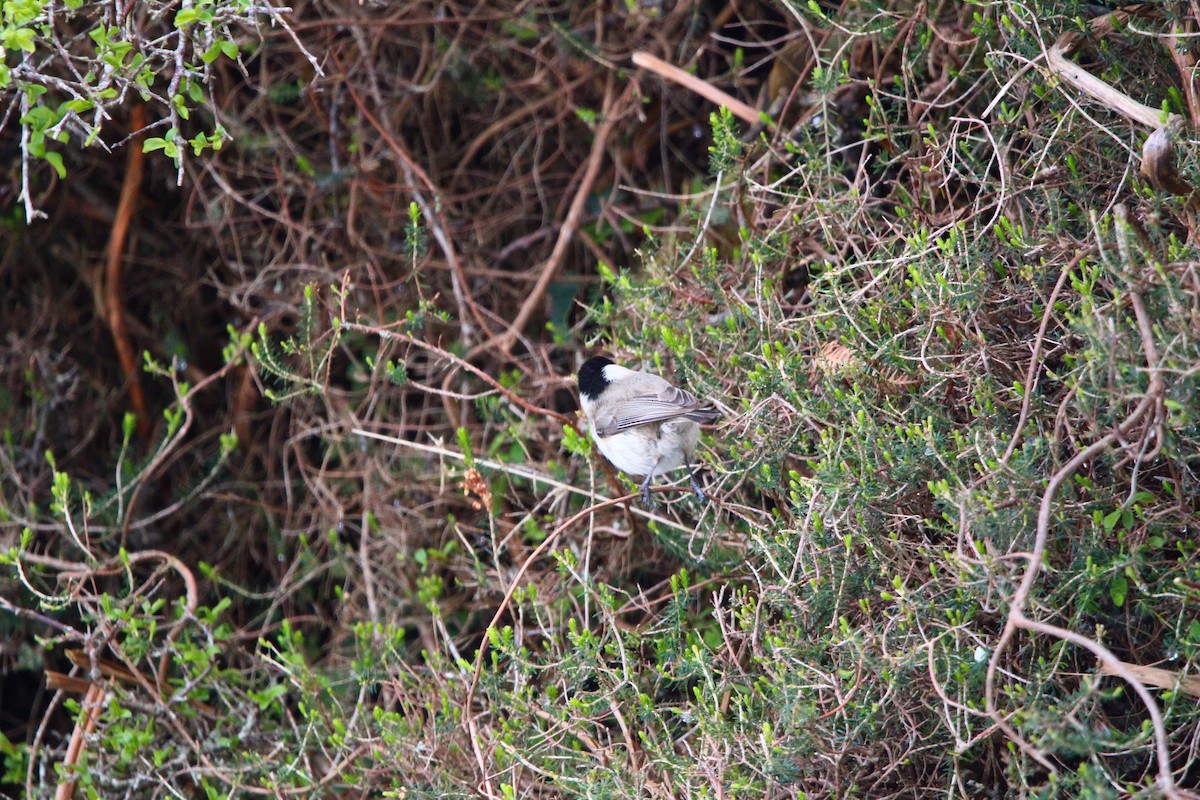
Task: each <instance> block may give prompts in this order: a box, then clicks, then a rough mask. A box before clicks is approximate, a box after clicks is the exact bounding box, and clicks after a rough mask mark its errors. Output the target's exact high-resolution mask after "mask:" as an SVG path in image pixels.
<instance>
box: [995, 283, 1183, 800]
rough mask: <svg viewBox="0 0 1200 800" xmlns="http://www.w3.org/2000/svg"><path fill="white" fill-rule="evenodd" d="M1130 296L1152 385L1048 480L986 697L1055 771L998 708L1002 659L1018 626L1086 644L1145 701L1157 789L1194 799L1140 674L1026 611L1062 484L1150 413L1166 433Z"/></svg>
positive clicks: (1017, 738)
mask: <svg viewBox="0 0 1200 800" xmlns="http://www.w3.org/2000/svg"><path fill="white" fill-rule="evenodd" d="M1129 296H1130V299H1131V305H1132V306H1133V310H1134V314H1135V316H1136V317H1137V324H1138V332H1139V335H1140V337H1141V339H1142V350H1143V353H1144V355H1145V357H1146V361H1147V371H1148V373H1149V376H1150V384H1149V386H1148V387H1147V389H1146V394H1145V395H1144V396H1143V397H1142V399H1141V401H1140V402H1139V403H1138V405H1137V407H1136V408H1134V410H1133V411H1132V412H1131V413H1130V414H1129V415H1128V416H1127V417H1126V418H1125V419H1124V420H1123V421H1122V422H1121V423H1120V424H1118V425H1117V427H1116V428H1115V429H1114V430H1112V431H1110V432H1109V433H1107V434H1106V435H1104V436H1102V437H1101V438H1100V439H1098V440H1096V441H1095V442H1093V443H1092V444H1091V445H1089V446H1088V447H1085V448H1084V449H1083V450H1081V451H1079V452H1078V453H1076V454H1075V456H1074V457H1073V458H1071V459H1070V460H1069V461H1067V463H1066V464H1064V465H1063V466H1062V467H1061V468H1060V469H1059V470H1058V471H1057V472H1055V473H1054V475H1053V476H1052V477H1051V478H1050V483H1049V484H1048V485H1047V487H1046V490H1045V492H1043V493H1042V500H1041V505H1040V506H1039V508H1038V517H1037V532H1036V535H1035V537H1034V545H1033V549H1032V551H1031V552H1030V553H1029V554H1028V556H1027V564H1026V567H1025V574H1024V575H1023V576H1022V578H1021V583H1020V585H1019V586H1018V587H1017V590H1016V592H1014V593H1013V597H1012V600H1011V601H1010V604H1009V611H1008V619H1007V621H1006V622H1005V625H1004V631H1003V632H1002V633H1001V635H1000V641H999V642H998V643H997V644H996V649H995V651H994V652H993V653H992V657H991V659H990V660H989V661H988V669H987V677H986V680H985V690H984V700H985V706H986V709H987V712H988V714H989V715H991V717H992V718H993V719H994V720H995V722H996V724H997V725H998V726H999V727H1000V728H1001V729H1002V730H1003V731H1004V732H1005V734H1007V735H1008V736H1009V738H1011V739H1012V740H1013V741H1014V742H1015V743H1016V744H1017V745H1018V746H1019V747H1020V748H1021V749H1022V750H1023V751H1024V752H1025V753H1027V754H1028V755H1029V756H1030V757H1032V758H1034V759H1036V760H1037V761H1038V762H1040V763H1041V764H1042V765H1044V766H1045V767H1046V768H1047V769H1049V770H1051V771H1055V768H1054V765H1053V764H1051V763H1050V761H1049V760H1048V759H1047V758H1046V756H1045V755H1044V754H1043V753H1041V752H1040V751H1039V750H1037V749H1036V748H1035V747H1034V746H1033V745H1032V744H1030V743H1029V742H1028V741H1026V740H1025V738H1024V737H1022V736H1021V735H1020V734H1019V733H1018V732H1017V731H1016V730H1015V729H1014V728H1013V727H1012V726H1011V725H1010V724H1009V722H1008V721H1007V720H1006V719H1004V717H1003V716H1002V715H1001V714H1000V712H999V710H998V709H997V707H996V673H997V671H998V670H999V665H1000V659H1001V657H1002V656H1003V655H1004V653H1005V651H1006V650H1007V649H1008V646H1009V644H1010V643H1011V642H1012V639H1013V637H1014V635H1015V634H1016V632H1017V630H1027V631H1030V632H1032V633H1042V634H1046V635H1050V636H1054V637H1057V638H1059V639H1062V640H1064V641H1068V642H1071V643H1072V644H1076V645H1078V646H1080V647H1084V648H1086V649H1087V650H1089V651H1091V652H1092V653H1093V654H1094V655H1095V656H1096V657H1097V658H1098V659H1100V661H1101V662H1102V663H1103V665H1104V667H1105V669H1106V670H1111V672H1112V674H1114V675H1118V676H1120V677H1121V678H1123V679H1124V680H1125V681H1126V682H1127V683H1129V685H1130V687H1131V688H1132V689H1133V691H1134V693H1135V694H1136V695H1137V696H1138V698H1139V699H1140V700H1141V701H1142V703H1143V704H1144V705H1145V707H1146V711H1147V713H1148V714H1149V716H1150V721H1151V726H1152V728H1153V732H1154V742H1155V750H1156V757H1157V760H1158V787H1159V789H1160V790H1161V791H1162V792H1163V794H1165V795H1166V796H1168V797H1172V798H1183V797H1188V798H1190V797H1195V795H1192V794H1190V793H1188V792H1186V791H1184V790H1182V789H1180V788H1179V787H1178V786H1177V785H1176V784H1175V778H1174V775H1173V774H1172V771H1171V753H1170V748H1169V745H1168V742H1167V732H1166V724H1165V723H1164V721H1163V716H1162V712H1161V711H1160V710H1159V708H1158V704H1157V703H1156V702H1155V700H1154V697H1153V695H1151V694H1150V691H1149V690H1148V689H1147V688H1146V685H1145V684H1144V683H1142V681H1141V680H1140V679H1139V678H1138V676H1137V675H1136V674H1135V673H1134V672H1133V671H1132V670H1130V669H1129V668H1128V666H1127V665H1125V664H1124V663H1123V662H1122V661H1121V660H1120V659H1118V658H1117V657H1116V656H1115V655H1114V654H1113V653H1112V651H1111V650H1109V649H1108V648H1107V647H1105V646H1104V645H1102V644H1100V643H1099V642H1098V641H1096V640H1094V639H1090V638H1088V637H1086V636H1083V635H1081V634H1079V633H1076V632H1074V631H1071V630H1067V629H1066V628H1061V627H1058V626H1057V625H1051V624H1049V623H1046V622H1040V621H1038V620H1034V619H1031V618H1030V617H1028V616H1026V614H1025V606H1026V603H1027V602H1028V600H1029V596H1030V594H1031V592H1032V591H1033V586H1034V584H1035V583H1036V582H1037V575H1038V572H1039V570H1040V569H1041V567H1042V561H1043V558H1044V556H1045V554H1046V543H1047V541H1048V539H1049V536H1050V522H1051V516H1052V514H1053V511H1054V500H1055V497H1056V496H1057V495H1058V492H1059V490H1060V489H1061V488H1062V486H1063V484H1065V483H1066V482H1067V481H1068V480H1070V478H1071V476H1073V475H1074V474H1075V473H1076V472H1077V471H1078V470H1079V468H1080V467H1082V466H1083V465H1084V464H1085V463H1087V462H1088V461H1090V460H1091V459H1093V458H1095V457H1096V456H1097V455H1099V454H1100V453H1102V452H1103V451H1104V450H1106V449H1107V448H1108V447H1109V446H1110V445H1112V444H1114V443H1116V442H1119V441H1120V440H1121V439H1122V438H1124V437H1125V436H1126V435H1127V434H1128V433H1130V432H1131V431H1133V430H1134V429H1135V428H1137V427H1138V426H1139V425H1141V424H1143V422H1144V421H1145V419H1146V417H1147V416H1148V415H1151V416H1152V419H1151V422H1152V423H1153V427H1154V429H1155V433H1156V435H1159V436H1161V435H1162V431H1161V429H1160V428H1159V427H1158V416H1159V415H1160V414H1161V408H1162V400H1163V395H1164V393H1165V391H1166V385H1165V383H1164V381H1163V378H1162V374H1161V373H1160V372H1159V370H1158V363H1157V362H1158V359H1157V348H1156V347H1155V344H1154V341H1153V339H1152V338H1151V335H1152V325H1151V322H1150V319H1149V316H1148V314H1147V313H1146V308H1145V305H1144V304H1143V302H1142V298H1141V295H1140V294H1139V293H1138V292H1136V291H1131V292H1130V293H1129Z"/></svg>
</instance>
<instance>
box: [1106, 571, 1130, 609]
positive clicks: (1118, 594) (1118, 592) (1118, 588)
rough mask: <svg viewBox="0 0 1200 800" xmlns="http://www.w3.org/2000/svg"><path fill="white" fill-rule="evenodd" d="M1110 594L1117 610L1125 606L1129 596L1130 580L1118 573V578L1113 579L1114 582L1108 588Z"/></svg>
mask: <svg viewBox="0 0 1200 800" xmlns="http://www.w3.org/2000/svg"><path fill="white" fill-rule="evenodd" d="M1108 594H1109V596H1110V597H1111V598H1112V601H1113V604H1114V605H1115V606H1116V607H1117V608H1120V607H1121V606H1123V605H1125V597H1126V595H1128V594H1129V581H1128V579H1126V577H1125V576H1124V575H1122V574H1120V573H1117V575H1116V577H1115V578H1113V582H1112V583H1111V584H1109V586H1108Z"/></svg>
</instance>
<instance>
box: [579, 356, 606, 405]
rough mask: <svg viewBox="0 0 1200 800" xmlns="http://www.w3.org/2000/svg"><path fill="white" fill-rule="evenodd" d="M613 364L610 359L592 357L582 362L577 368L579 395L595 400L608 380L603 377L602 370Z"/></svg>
mask: <svg viewBox="0 0 1200 800" xmlns="http://www.w3.org/2000/svg"><path fill="white" fill-rule="evenodd" d="M611 363H613V361H612V359H611V358H605V357H604V356H593V357H592V358H589V359H588V360H587V361H585V362H583V366H582V367H580V368H579V393H580V394H582V395H587V397H588V399H589V400H595V399H596V398H597V397H599V396H600V393H601V392H603V391H604V387H605V386H608V378H605V377H604V368H605V367H607V366H608V365H609V364H611Z"/></svg>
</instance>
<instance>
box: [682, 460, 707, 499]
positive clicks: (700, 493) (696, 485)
mask: <svg viewBox="0 0 1200 800" xmlns="http://www.w3.org/2000/svg"><path fill="white" fill-rule="evenodd" d="M683 465H684V466H685V467H687V471H688V483H690V484H691V485H692V491H693V492H695V493H696V498H697V499H698V500H707V499H708V495H706V494H705V493H704V490H703V489H701V488H700V482H699V481H697V480H696V470H694V469H692V460H691V459H690V458H685V459H684V460H683Z"/></svg>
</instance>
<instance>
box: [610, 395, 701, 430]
mask: <svg viewBox="0 0 1200 800" xmlns="http://www.w3.org/2000/svg"><path fill="white" fill-rule="evenodd" d="M717 416H720V414H719V413H718V412H716V411H715V410H714V409H712V408H706V407H701V405H700V401H699V400H697V399H696V396H695V395H693V394H692V393H691V392H688V391H686V390H684V389H679V388H676V387H674V386H670V385H667V386H665V387H663V388H662V389H660V390H659V391H658V392H657V393H656V394H644V395H638V396H636V397H631V398H629V399H627V400H625V401H624V402H622V403H621V404H620V408H618V410H617V412H616V413H614V414H612V415H609V416H608V417H607V418H605V419H597V420H596V434H597V435H598V436H611V435H613V434H614V433H620V432H621V431H626V430H629V429H630V428H636V427H638V426H640V425H649V424H651V423H654V422H665V421H667V420H669V419H675V418H677V417H687V418H689V419H694V420H696V421H697V422H710V421H712V420H713V419H715V418H716V417H717Z"/></svg>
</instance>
